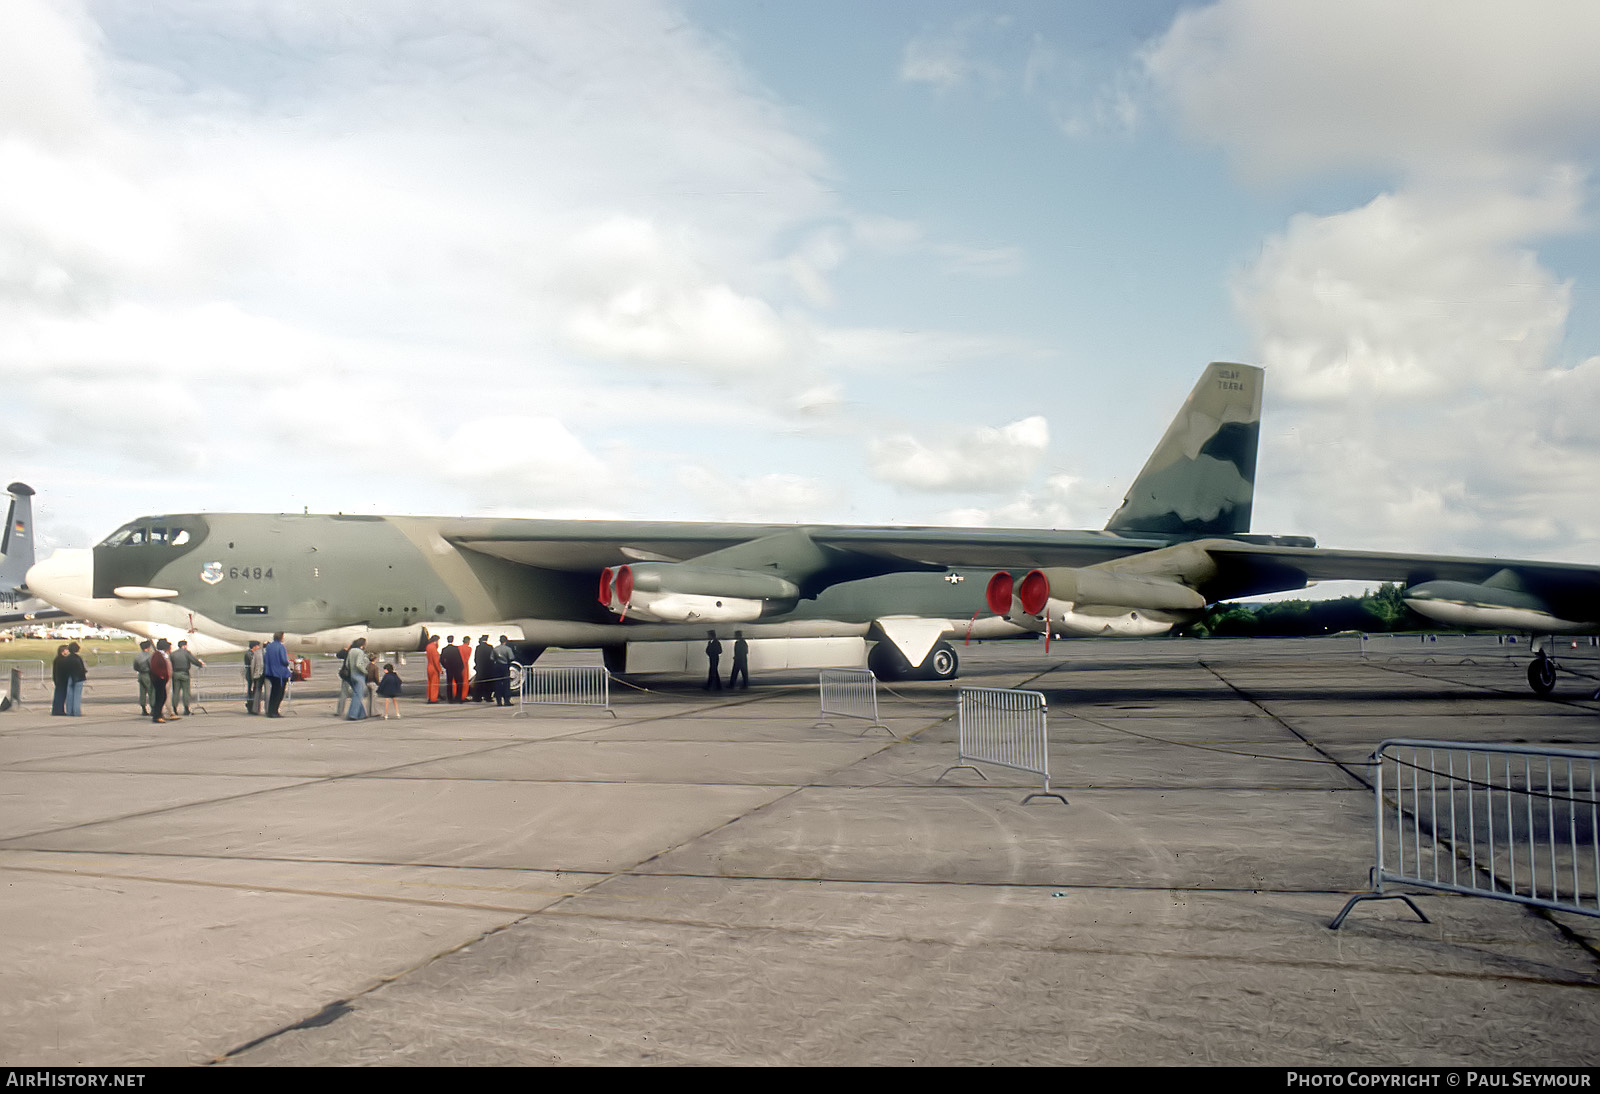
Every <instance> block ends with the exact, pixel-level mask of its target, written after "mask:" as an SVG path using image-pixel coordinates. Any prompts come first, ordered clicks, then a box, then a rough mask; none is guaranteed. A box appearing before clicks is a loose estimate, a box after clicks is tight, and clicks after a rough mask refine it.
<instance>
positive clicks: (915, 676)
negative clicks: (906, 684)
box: [867, 642, 961, 680]
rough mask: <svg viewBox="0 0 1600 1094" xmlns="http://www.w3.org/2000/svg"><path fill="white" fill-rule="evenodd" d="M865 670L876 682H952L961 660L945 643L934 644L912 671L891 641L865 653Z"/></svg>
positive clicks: (880, 643) (879, 644)
mask: <svg viewBox="0 0 1600 1094" xmlns="http://www.w3.org/2000/svg"><path fill="white" fill-rule="evenodd" d="M867 668H869V669H871V670H872V674H873V675H874V676H876V677H877V678H878V679H879V680H954V679H955V678H956V673H957V672H958V671H959V670H960V668H961V658H959V657H957V656H956V651H955V650H954V649H952V648H951V646H950V643H948V642H936V643H935V644H934V647H933V649H931V650H929V651H928V656H927V657H924V658H923V659H922V664H920V665H918V666H917V667H916V668H912V667H911V664H910V662H908V661H907V660H906V658H905V655H904V654H902V653H901V652H900V651H899V650H898V649H896V648H895V645H894V643H892V642H879V643H878V644H877V645H875V646H873V647H872V652H871V653H869V654H867Z"/></svg>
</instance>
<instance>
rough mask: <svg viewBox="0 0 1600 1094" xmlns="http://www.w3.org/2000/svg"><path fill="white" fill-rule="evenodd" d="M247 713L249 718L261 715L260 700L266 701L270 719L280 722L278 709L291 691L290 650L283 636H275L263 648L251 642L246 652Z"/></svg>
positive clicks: (245, 685)
mask: <svg viewBox="0 0 1600 1094" xmlns="http://www.w3.org/2000/svg"><path fill="white" fill-rule="evenodd" d="M244 687H245V692H244V709H245V711H246V713H249V714H260V713H261V697H262V696H263V695H265V696H266V697H267V700H266V706H267V717H268V718H281V717H283V715H282V713H280V712H279V709H278V708H279V707H281V706H282V705H283V695H284V692H285V691H286V690H288V687H289V647H288V646H285V645H284V644H283V632H282V631H279V632H278V633H277V634H274V635H273V636H272V641H271V642H268V643H266V644H265V645H262V644H261V642H259V641H258V640H256V639H254V638H252V639H251V640H250V647H249V649H247V650H245V651H244Z"/></svg>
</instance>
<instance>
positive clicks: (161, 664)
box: [150, 638, 178, 722]
mask: <svg viewBox="0 0 1600 1094" xmlns="http://www.w3.org/2000/svg"><path fill="white" fill-rule="evenodd" d="M171 648H172V643H170V642H168V641H167V640H166V639H165V638H163V639H161V640H160V641H159V642H157V643H156V651H155V652H154V653H152V654H151V655H150V687H151V689H152V690H153V691H154V692H155V694H154V695H152V696H151V697H150V720H151V721H152V722H165V721H167V719H165V718H163V717H161V708H162V707H164V706H166V705H167V681H168V680H171V679H172V659H171V658H170V657H168V656H167V651H168V650H170V649H171ZM177 717H178V714H177V712H176V711H174V712H173V714H172V718H173V720H174V721H176V720H177Z"/></svg>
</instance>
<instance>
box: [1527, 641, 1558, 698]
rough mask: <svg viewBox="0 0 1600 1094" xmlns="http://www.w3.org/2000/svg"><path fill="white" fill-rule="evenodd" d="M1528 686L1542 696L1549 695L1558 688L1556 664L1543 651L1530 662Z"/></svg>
mask: <svg viewBox="0 0 1600 1094" xmlns="http://www.w3.org/2000/svg"><path fill="white" fill-rule="evenodd" d="M1528 686H1529V687H1530V688H1532V689H1533V690H1534V691H1536V692H1538V693H1539V694H1540V695H1549V694H1550V692H1551V691H1553V690H1554V689H1555V686H1556V663H1555V662H1554V661H1552V660H1551V659H1550V658H1549V657H1547V656H1546V655H1545V652H1544V651H1543V650H1540V651H1539V652H1538V653H1536V654H1534V655H1533V660H1532V661H1530V662H1528Z"/></svg>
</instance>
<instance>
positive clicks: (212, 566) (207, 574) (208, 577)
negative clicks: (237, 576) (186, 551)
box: [200, 562, 222, 585]
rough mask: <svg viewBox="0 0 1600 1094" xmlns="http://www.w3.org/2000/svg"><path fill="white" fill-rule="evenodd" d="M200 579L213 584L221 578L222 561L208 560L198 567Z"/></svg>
mask: <svg viewBox="0 0 1600 1094" xmlns="http://www.w3.org/2000/svg"><path fill="white" fill-rule="evenodd" d="M200 580H201V581H204V582H205V583H206V584H207V585H215V584H216V583H217V582H219V581H221V580H222V563H220V562H208V563H206V564H205V565H204V566H202V567H200Z"/></svg>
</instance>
